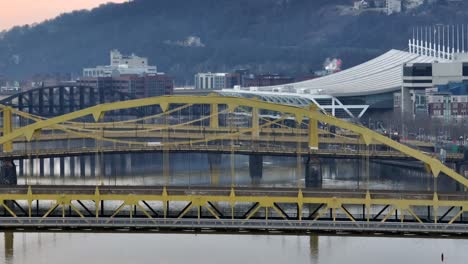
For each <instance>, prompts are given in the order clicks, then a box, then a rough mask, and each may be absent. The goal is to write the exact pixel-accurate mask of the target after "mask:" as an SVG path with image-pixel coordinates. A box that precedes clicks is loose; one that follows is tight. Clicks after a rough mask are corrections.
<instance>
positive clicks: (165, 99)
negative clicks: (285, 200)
mask: <svg viewBox="0 0 468 264" xmlns="http://www.w3.org/2000/svg"><path fill="white" fill-rule="evenodd" d="M170 104H207V105H215V104H217V105H227V106H228V109H229V110H230V111H232V110H234V109H236V108H237V107H240V106H244V107H249V108H253V109H264V110H270V111H275V112H280V113H284V114H290V115H293V116H295V118H296V121H297V122H299V123H301V122H302V120H303V119H304V117H305V118H309V119H313V120H317V121H320V122H323V123H327V124H330V125H333V126H337V127H341V128H343V129H347V130H349V131H353V132H354V133H358V134H359V135H360V136H361V138H362V140H363V142H364V143H365V144H367V145H369V144H371V143H372V142H373V141H377V142H380V143H382V144H384V145H387V146H389V147H391V148H393V149H395V150H397V151H400V152H402V153H404V154H406V155H408V156H411V157H413V158H415V159H417V160H420V161H422V162H423V163H424V164H426V165H427V166H428V167H429V168H430V170H431V171H432V174H433V175H434V177H438V176H439V174H440V173H441V172H442V173H444V174H446V175H447V176H449V177H451V178H452V179H454V180H455V181H457V182H459V183H460V184H462V185H463V186H465V187H468V179H466V178H465V177H463V176H462V175H460V174H458V173H457V172H455V171H453V170H452V169H450V168H449V167H447V166H445V165H444V164H442V163H441V162H440V161H439V160H437V159H436V158H433V157H430V156H428V155H426V154H424V153H422V152H420V151H418V150H415V149H412V148H410V147H408V146H405V145H403V144H400V143H398V142H395V141H393V140H391V139H390V138H387V137H385V136H383V135H380V134H379V133H376V132H374V131H372V130H370V129H368V128H366V127H363V126H360V125H356V124H352V123H349V122H346V121H343V120H341V119H338V118H335V117H332V116H328V115H324V114H322V113H320V112H318V111H310V110H309V109H306V108H301V107H296V106H290V105H282V104H275V103H270V102H265V101H260V100H256V99H246V98H240V97H226V96H160V97H150V98H143V99H136V100H129V101H122V102H115V103H107V104H101V105H96V106H93V107H90V108H86V109H83V110H80V111H76V112H72V113H69V114H65V115H62V116H58V117H55V118H51V119H47V120H43V121H39V122H36V123H34V124H31V125H28V126H25V127H21V128H18V129H16V130H13V131H12V132H11V133H9V134H6V135H4V136H3V137H1V138H0V144H5V143H10V142H12V141H13V140H14V139H15V138H18V137H22V136H24V137H26V139H28V140H31V139H32V138H33V136H34V134H35V133H38V132H39V131H40V130H41V129H43V128H46V127H50V126H53V125H57V124H60V123H63V122H67V121H70V120H75V119H77V118H80V117H84V116H88V115H92V116H93V117H94V119H95V120H96V121H98V120H99V119H100V118H102V117H103V115H104V113H106V112H108V111H113V110H120V109H130V108H136V107H143V106H150V105H160V107H161V109H162V110H163V111H167V110H168V107H169V105H170Z"/></svg>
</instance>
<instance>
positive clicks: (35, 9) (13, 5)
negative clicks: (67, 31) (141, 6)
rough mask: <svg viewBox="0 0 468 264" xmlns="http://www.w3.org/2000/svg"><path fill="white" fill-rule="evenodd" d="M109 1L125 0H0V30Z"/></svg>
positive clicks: (120, 0) (124, 0)
mask: <svg viewBox="0 0 468 264" xmlns="http://www.w3.org/2000/svg"><path fill="white" fill-rule="evenodd" d="M109 2H115V3H122V2H127V0H0V31H1V30H4V29H9V28H11V27H13V26H16V25H25V24H32V23H35V22H42V21H44V20H46V19H48V18H53V17H56V16H57V15H59V14H61V13H65V12H70V11H73V10H78V9H85V8H86V9H89V8H93V7H97V6H99V5H100V4H103V3H109Z"/></svg>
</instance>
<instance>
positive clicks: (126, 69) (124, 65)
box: [83, 50, 158, 77]
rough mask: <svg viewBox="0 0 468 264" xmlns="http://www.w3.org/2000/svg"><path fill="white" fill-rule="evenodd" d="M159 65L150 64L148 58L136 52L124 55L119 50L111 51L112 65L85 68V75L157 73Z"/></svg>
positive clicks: (107, 75)
mask: <svg viewBox="0 0 468 264" xmlns="http://www.w3.org/2000/svg"><path fill="white" fill-rule="evenodd" d="M157 73H158V71H157V67H156V66H150V65H148V58H144V57H139V56H136V55H135V54H132V55H122V53H120V52H119V51H118V50H112V51H111V52H110V65H106V66H97V67H94V68H85V69H83V77H111V76H119V75H129V74H139V75H142V74H157Z"/></svg>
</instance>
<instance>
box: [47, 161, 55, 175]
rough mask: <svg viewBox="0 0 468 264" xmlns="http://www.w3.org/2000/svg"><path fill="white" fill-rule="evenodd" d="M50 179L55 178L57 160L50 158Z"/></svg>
mask: <svg viewBox="0 0 468 264" xmlns="http://www.w3.org/2000/svg"><path fill="white" fill-rule="evenodd" d="M48 176H50V177H54V176H55V159H54V158H49V175H48Z"/></svg>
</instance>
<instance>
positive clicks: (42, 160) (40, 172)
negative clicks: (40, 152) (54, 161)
mask: <svg viewBox="0 0 468 264" xmlns="http://www.w3.org/2000/svg"><path fill="white" fill-rule="evenodd" d="M44 167H45V166H44V158H39V177H44V174H45V173H44Z"/></svg>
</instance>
